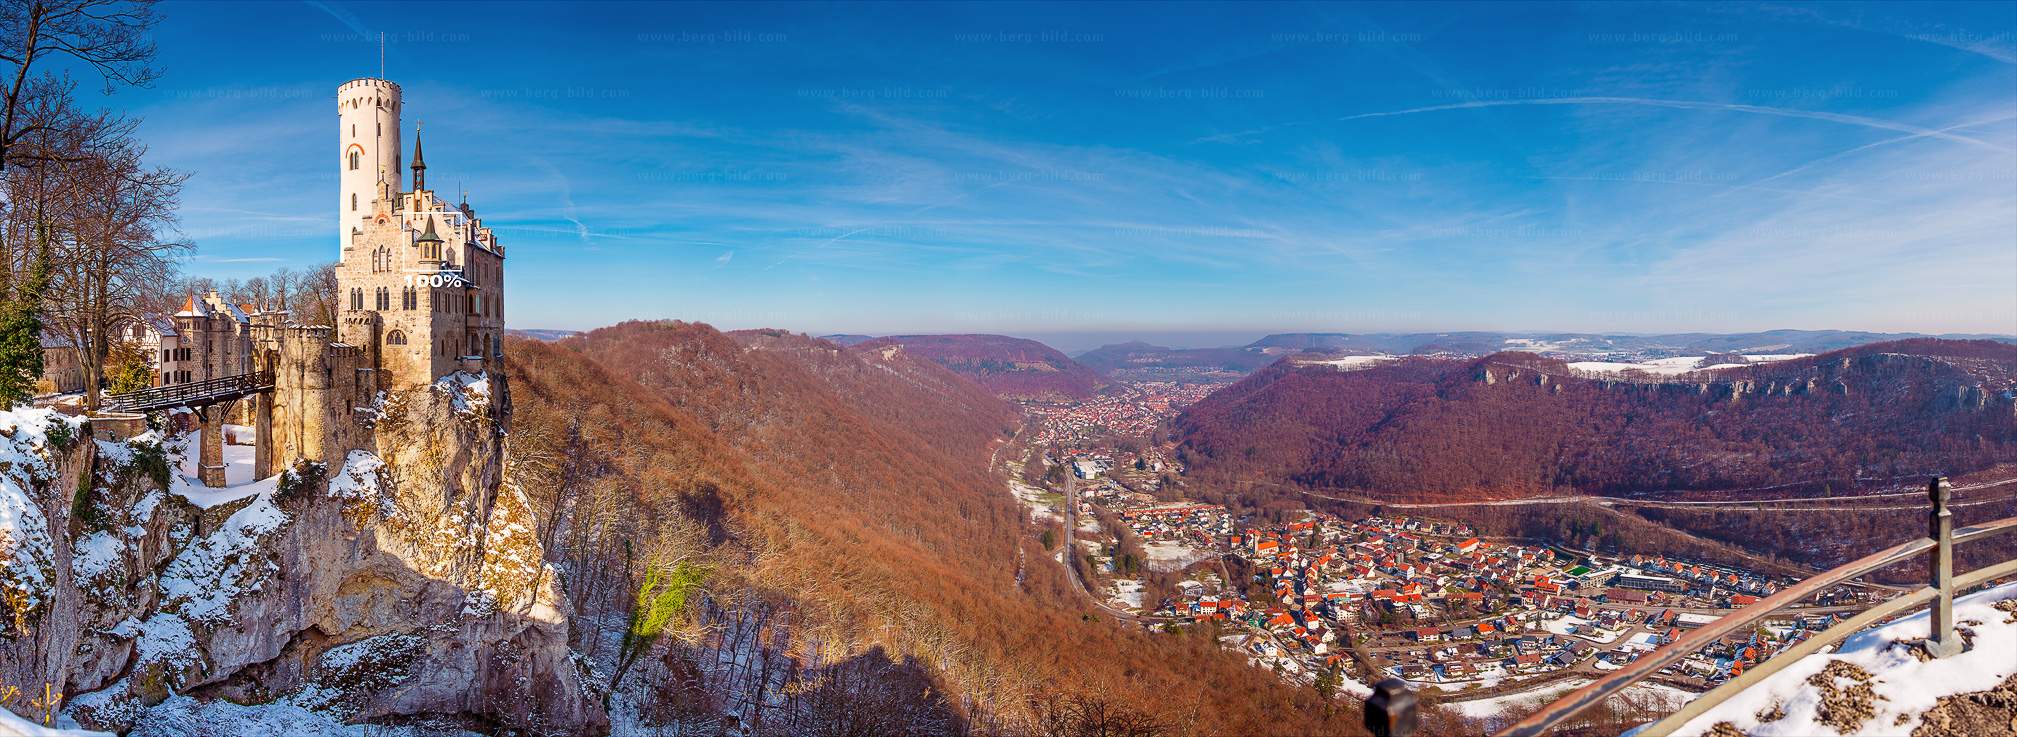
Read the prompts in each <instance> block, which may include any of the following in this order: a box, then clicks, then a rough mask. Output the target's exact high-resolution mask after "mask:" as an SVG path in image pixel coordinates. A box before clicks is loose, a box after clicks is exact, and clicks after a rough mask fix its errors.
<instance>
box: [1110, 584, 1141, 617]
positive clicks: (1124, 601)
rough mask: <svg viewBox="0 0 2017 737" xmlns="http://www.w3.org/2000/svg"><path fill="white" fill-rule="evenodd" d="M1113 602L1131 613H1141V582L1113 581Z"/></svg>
mask: <svg viewBox="0 0 2017 737" xmlns="http://www.w3.org/2000/svg"><path fill="white" fill-rule="evenodd" d="M1113 602H1114V603H1117V604H1120V605H1121V608H1123V609H1126V610H1128V611H1131V612H1135V611H1141V608H1142V582H1140V581H1136V580H1134V579H1128V578H1120V579H1115V580H1114V595H1113Z"/></svg>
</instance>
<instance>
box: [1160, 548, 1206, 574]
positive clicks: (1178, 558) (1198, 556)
mask: <svg viewBox="0 0 2017 737" xmlns="http://www.w3.org/2000/svg"><path fill="white" fill-rule="evenodd" d="M1145 550H1146V551H1147V552H1148V554H1149V570H1154V571H1176V570H1182V569H1183V567H1184V566H1188V565H1190V564H1192V563H1196V562H1198V561H1201V560H1211V558H1212V553H1211V551H1209V550H1199V549H1197V548H1193V547H1191V546H1189V545H1185V544H1183V543H1179V542H1160V543H1150V544H1149V545H1147V546H1146V547H1145Z"/></svg>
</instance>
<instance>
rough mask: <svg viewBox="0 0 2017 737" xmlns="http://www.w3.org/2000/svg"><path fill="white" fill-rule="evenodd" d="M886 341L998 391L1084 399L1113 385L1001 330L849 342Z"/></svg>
mask: <svg viewBox="0 0 2017 737" xmlns="http://www.w3.org/2000/svg"><path fill="white" fill-rule="evenodd" d="M837 337H842V338H851V337H855V336H837ZM827 340H833V339H832V338H827ZM834 342H839V341H834ZM890 346H900V347H901V348H902V349H903V350H904V351H905V352H907V353H910V354H911V355H914V356H918V357H920V358H924V359H926V360H929V361H931V362H932V363H936V364H938V365H940V366H944V367H946V368H947V369H951V370H952V372H953V373H956V374H959V375H961V376H964V377H967V378H968V379H972V380H973V381H974V382H976V383H978V384H980V385H981V386H983V387H986V388H987V390H988V391H991V392H994V393H995V395H997V396H1001V397H1010V398H1016V399H1052V400H1063V399H1087V398H1090V397H1093V396H1097V395H1099V394H1100V393H1102V392H1105V391H1108V390H1109V389H1112V388H1114V386H1115V385H1114V382H1113V381H1112V380H1111V379H1108V378H1107V377H1105V376H1102V375H1101V374H1100V373H1099V372H1097V371H1094V370H1092V369H1090V368H1087V367H1086V366H1085V364H1082V363H1079V362H1078V361H1074V360H1072V359H1071V358H1070V357H1068V356H1066V355H1065V354H1063V353H1059V352H1058V351H1057V349H1055V348H1052V347H1050V346H1047V345H1044V344H1042V343H1038V342H1036V341H1034V340H1027V339H1024V338H1011V337H1007V336H1003V335H893V336H890V337H886V338H876V339H873V340H866V341H859V342H856V343H854V344H853V347H855V348H857V349H861V350H869V351H874V350H878V349H882V348H886V347H890Z"/></svg>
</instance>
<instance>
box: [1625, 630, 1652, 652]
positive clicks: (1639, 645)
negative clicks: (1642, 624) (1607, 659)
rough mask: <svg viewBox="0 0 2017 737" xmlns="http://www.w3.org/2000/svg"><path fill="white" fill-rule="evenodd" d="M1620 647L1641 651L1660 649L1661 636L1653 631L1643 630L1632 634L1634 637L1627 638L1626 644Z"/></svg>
mask: <svg viewBox="0 0 2017 737" xmlns="http://www.w3.org/2000/svg"><path fill="white" fill-rule="evenodd" d="M1619 647H1620V648H1622V649H1625V650H1639V651H1652V650H1658V649H1659V648H1660V636H1659V635H1656V634H1653V633H1651V632H1641V633H1639V634H1636V635H1632V639H1630V640H1626V641H1625V644H1623V645H1620V646H1619Z"/></svg>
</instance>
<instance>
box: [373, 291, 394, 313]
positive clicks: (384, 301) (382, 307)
mask: <svg viewBox="0 0 2017 737" xmlns="http://www.w3.org/2000/svg"><path fill="white" fill-rule="evenodd" d="M374 303H375V304H376V305H377V306H376V307H373V308H372V309H375V310H378V311H379V312H384V311H386V310H389V309H392V290H391V289H390V288H388V287H379V288H378V294H377V297H376V299H375V300H374Z"/></svg>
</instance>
